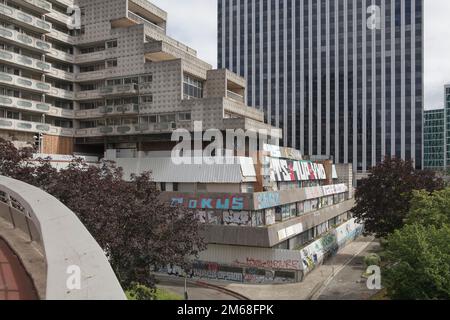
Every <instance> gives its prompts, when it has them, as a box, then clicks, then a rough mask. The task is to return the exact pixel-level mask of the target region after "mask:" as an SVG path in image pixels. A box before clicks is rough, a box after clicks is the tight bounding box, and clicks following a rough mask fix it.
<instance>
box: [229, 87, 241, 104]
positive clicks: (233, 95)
mask: <svg viewBox="0 0 450 320" xmlns="http://www.w3.org/2000/svg"><path fill="white" fill-rule="evenodd" d="M227 97H228V98H230V99H233V100H235V101H237V102H241V103H245V97H244V96H241V95H240V94H237V93H235V92H233V91H230V90H227Z"/></svg>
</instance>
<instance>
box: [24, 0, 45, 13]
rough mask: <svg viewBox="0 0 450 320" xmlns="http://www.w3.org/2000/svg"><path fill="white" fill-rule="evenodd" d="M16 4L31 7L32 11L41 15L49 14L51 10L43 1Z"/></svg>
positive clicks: (28, 0)
mask: <svg viewBox="0 0 450 320" xmlns="http://www.w3.org/2000/svg"><path fill="white" fill-rule="evenodd" d="M17 2H19V3H21V4H22V3H23V4H24V6H25V5H26V6H30V7H33V9H34V10H36V11H38V12H41V13H49V12H50V11H51V10H52V4H51V3H50V2H48V1H45V0H17Z"/></svg>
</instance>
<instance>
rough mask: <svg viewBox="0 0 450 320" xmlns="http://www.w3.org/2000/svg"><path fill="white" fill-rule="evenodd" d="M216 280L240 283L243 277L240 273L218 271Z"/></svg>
mask: <svg viewBox="0 0 450 320" xmlns="http://www.w3.org/2000/svg"><path fill="white" fill-rule="evenodd" d="M217 279H219V280H225V281H234V282H242V281H243V276H242V273H236V272H224V271H219V272H218V273H217Z"/></svg>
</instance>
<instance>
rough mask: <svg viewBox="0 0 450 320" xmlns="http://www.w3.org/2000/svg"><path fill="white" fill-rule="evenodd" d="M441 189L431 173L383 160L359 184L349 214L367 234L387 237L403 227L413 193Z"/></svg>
mask: <svg viewBox="0 0 450 320" xmlns="http://www.w3.org/2000/svg"><path fill="white" fill-rule="evenodd" d="M443 188H444V183H443V181H442V179H440V178H438V177H436V175H435V174H434V173H433V172H431V171H419V170H415V169H414V167H413V164H412V162H411V161H403V160H401V159H397V158H386V159H385V160H384V161H383V162H382V163H380V164H378V165H377V166H375V167H373V168H372V169H370V171H369V177H368V178H366V179H363V180H361V181H360V182H359V186H358V188H357V190H356V193H355V200H356V206H355V207H354V208H353V209H352V211H353V213H354V215H355V217H356V218H358V221H359V222H363V223H364V224H365V230H366V233H367V234H375V235H376V236H377V237H379V238H381V237H386V236H387V235H389V234H391V233H392V232H394V231H395V230H397V229H400V228H402V227H403V225H404V220H405V217H406V215H407V214H408V212H409V209H410V201H411V198H412V194H413V190H426V191H427V192H428V193H431V192H433V191H435V190H441V189H443Z"/></svg>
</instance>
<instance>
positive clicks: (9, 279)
mask: <svg viewBox="0 0 450 320" xmlns="http://www.w3.org/2000/svg"><path fill="white" fill-rule="evenodd" d="M37 299H38V296H37V293H36V290H35V289H34V286H33V282H32V281H31V278H30V277H29V276H28V274H27V272H26V271H25V268H24V267H23V266H22V263H21V262H20V260H19V258H18V257H17V256H16V255H15V254H14V252H13V251H12V250H11V248H10V247H9V246H8V245H7V244H6V242H5V241H4V240H3V239H1V238H0V300H37Z"/></svg>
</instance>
